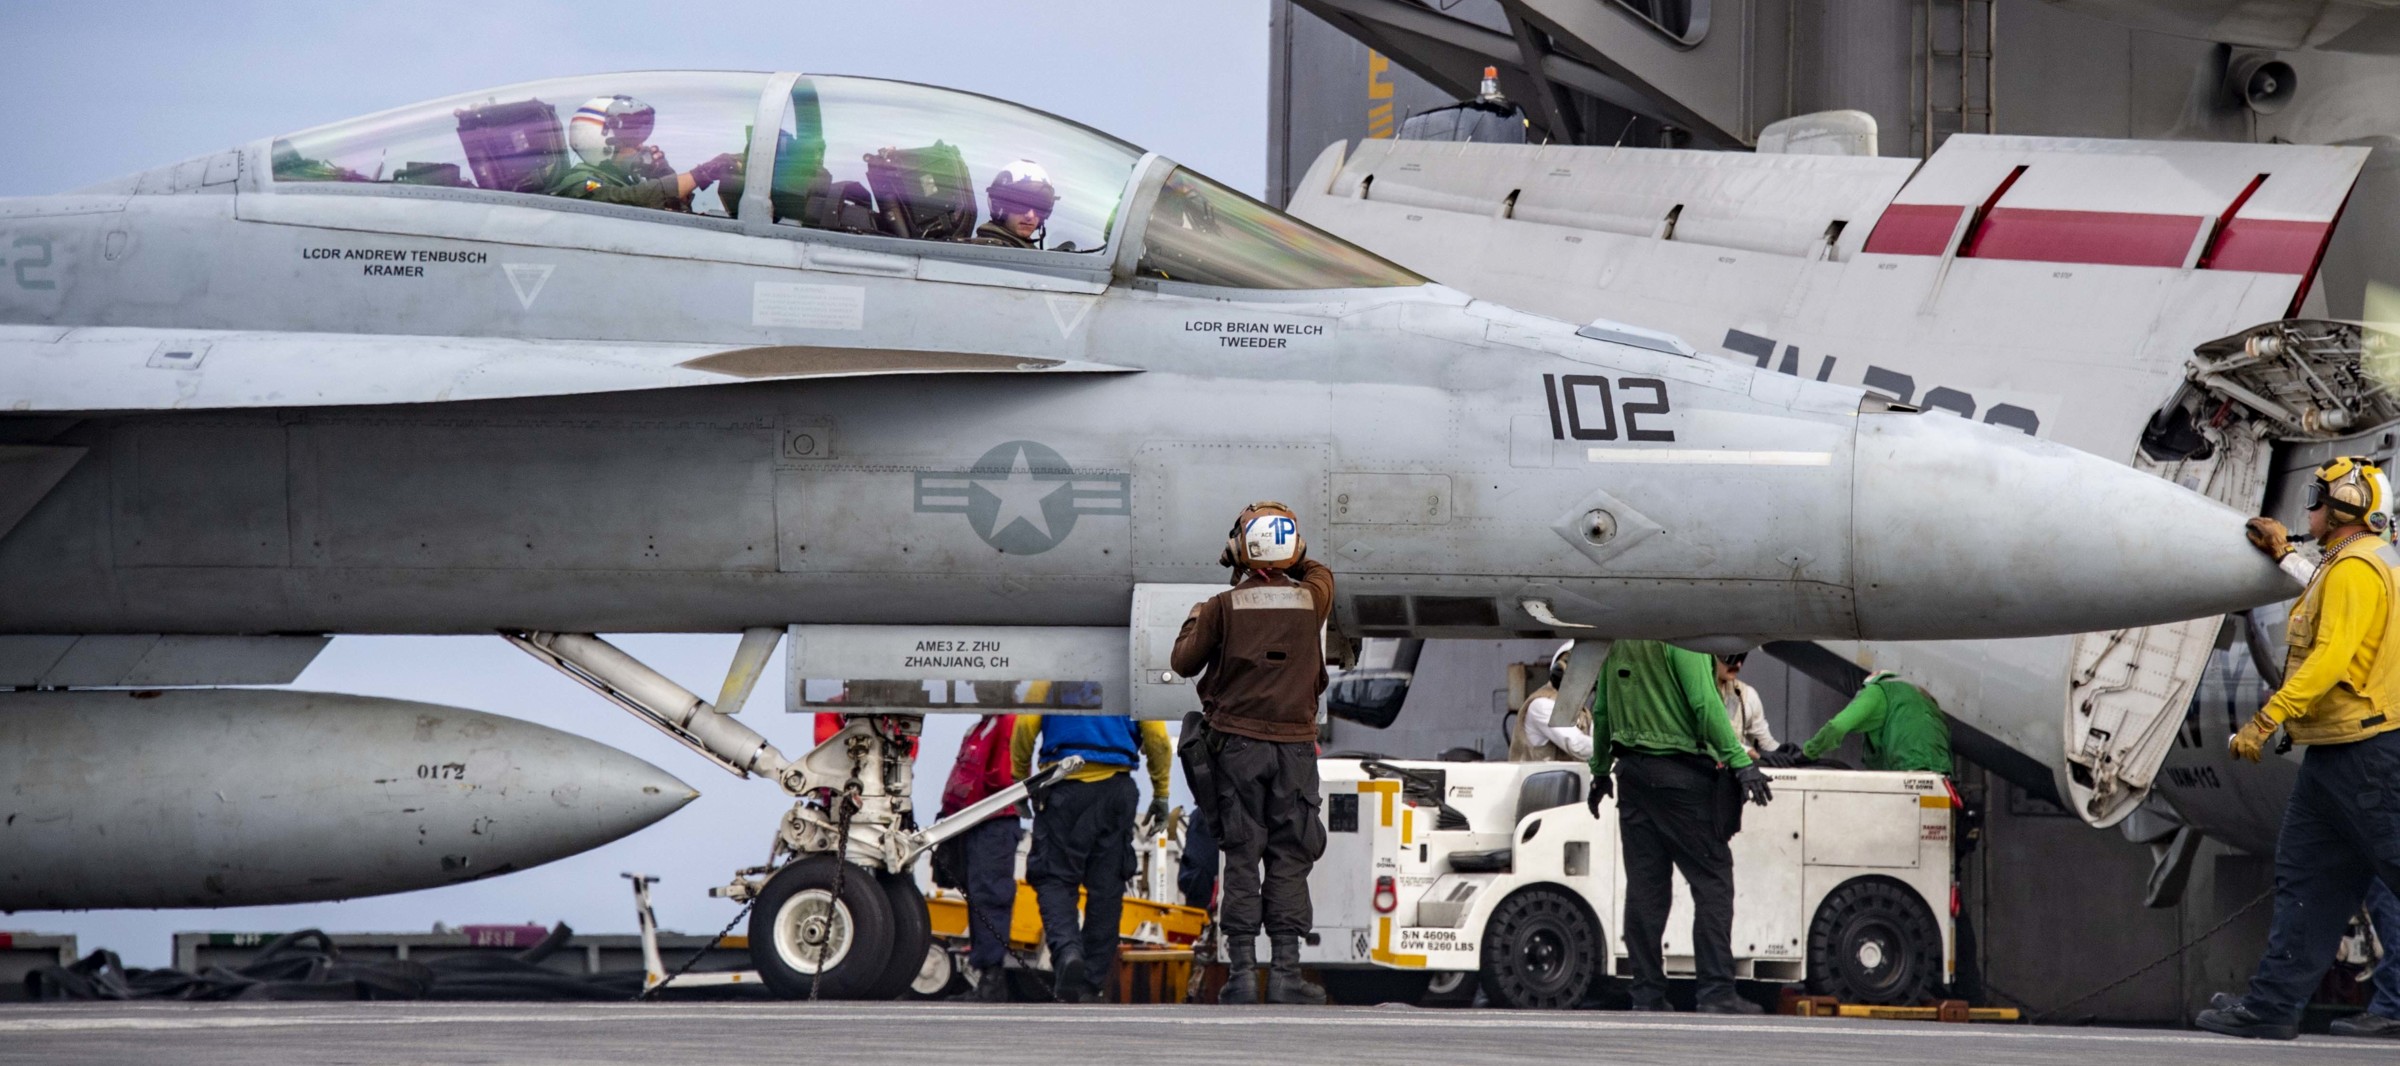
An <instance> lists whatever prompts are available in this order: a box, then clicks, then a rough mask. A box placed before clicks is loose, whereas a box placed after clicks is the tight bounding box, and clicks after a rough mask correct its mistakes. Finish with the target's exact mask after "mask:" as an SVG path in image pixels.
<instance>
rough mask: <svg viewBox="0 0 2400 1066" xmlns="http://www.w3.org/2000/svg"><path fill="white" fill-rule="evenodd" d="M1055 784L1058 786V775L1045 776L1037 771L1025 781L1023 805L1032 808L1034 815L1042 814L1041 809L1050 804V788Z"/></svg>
mask: <svg viewBox="0 0 2400 1066" xmlns="http://www.w3.org/2000/svg"><path fill="white" fill-rule="evenodd" d="M1056 784H1058V775H1056V774H1050V775H1047V776H1045V775H1043V774H1042V773H1040V772H1038V771H1037V772H1036V773H1035V774H1034V776H1033V777H1031V778H1029V779H1027V782H1026V785H1025V805H1026V806H1028V807H1031V808H1033V813H1035V814H1040V813H1042V807H1043V806H1044V805H1046V804H1048V803H1049V802H1050V788H1051V786H1053V785H1056Z"/></svg>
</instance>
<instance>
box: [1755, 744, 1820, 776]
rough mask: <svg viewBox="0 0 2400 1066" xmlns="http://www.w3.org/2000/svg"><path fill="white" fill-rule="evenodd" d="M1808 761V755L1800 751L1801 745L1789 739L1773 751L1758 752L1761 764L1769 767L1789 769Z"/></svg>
mask: <svg viewBox="0 0 2400 1066" xmlns="http://www.w3.org/2000/svg"><path fill="white" fill-rule="evenodd" d="M1807 762H1808V756H1806V755H1803V754H1801V753H1800V745H1798V744H1793V743H1791V742H1789V741H1786V742H1785V743H1783V744H1782V745H1780V746H1778V747H1776V748H1775V750H1773V751H1762V752H1759V753H1758V764H1759V765H1760V766H1764V767H1768V768H1769V769H1775V770H1789V769H1791V768H1792V767H1795V766H1800V765H1802V764H1805V763H1807Z"/></svg>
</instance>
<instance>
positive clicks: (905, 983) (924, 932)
mask: <svg viewBox="0 0 2400 1066" xmlns="http://www.w3.org/2000/svg"><path fill="white" fill-rule="evenodd" d="M875 880H876V881H877V882H879V883H881V884H882V885H883V900H884V902H885V903H886V904H889V905H890V907H891V911H892V952H891V956H890V957H889V958H887V959H885V960H884V964H883V978H882V980H880V981H877V982H876V983H875V986H874V987H873V988H869V989H868V990H867V994H866V995H865V996H863V997H861V998H864V999H899V998H900V997H901V996H903V995H906V994H907V993H908V988H909V986H910V985H912V984H915V983H916V980H917V974H918V973H920V972H922V971H923V970H924V969H925V961H926V960H925V953H926V951H927V950H929V949H931V948H932V947H933V915H932V913H931V912H929V911H927V910H926V909H925V892H924V890H923V889H920V888H918V887H917V879H916V877H915V876H913V875H912V874H909V873H906V872H903V873H896V874H877V875H876V876H875Z"/></svg>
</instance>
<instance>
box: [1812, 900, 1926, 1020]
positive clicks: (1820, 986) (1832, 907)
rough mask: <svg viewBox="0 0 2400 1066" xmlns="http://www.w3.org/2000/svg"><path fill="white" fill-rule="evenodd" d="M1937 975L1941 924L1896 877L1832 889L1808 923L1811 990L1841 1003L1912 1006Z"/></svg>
mask: <svg viewBox="0 0 2400 1066" xmlns="http://www.w3.org/2000/svg"><path fill="white" fill-rule="evenodd" d="M1941 980H1942V938H1941V925H1940V924H1939V923H1937V922H1935V921H1934V918H1933V912H1931V911H1929V910H1927V909H1925V901H1923V900H1921V899H1918V898H1917V894H1916V893H1915V892H1912V891H1910V890H1909V889H1908V887H1907V886H1905V885H1902V884H1900V883H1899V882H1897V881H1891V880H1887V879H1884V878H1880V877H1862V878H1859V879H1857V880H1855V881H1850V882H1848V883H1845V884H1844V885H1842V886H1841V887H1840V888H1837V889H1834V890H1833V894H1832V895H1830V896H1827V897H1825V902H1824V903H1823V904H1822V905H1820V906H1819V907H1818V908H1817V916H1816V918H1815V919H1814V920H1813V921H1811V922H1809V923H1808V990H1809V991H1810V992H1812V993H1814V994H1816V995H1820V996H1832V997H1834V998H1835V999H1838V1000H1841V1001H1842V1002H1844V1003H1870V1004H1877V1005H1881V1006H1903V1007H1905V1006H1915V1005H1918V1004H1921V1003H1924V1002H1926V1001H1928V1000H1931V999H1933V998H1934V991H1935V990H1936V989H1937V988H1939V987H1940V986H1941Z"/></svg>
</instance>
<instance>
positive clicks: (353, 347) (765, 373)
mask: <svg viewBox="0 0 2400 1066" xmlns="http://www.w3.org/2000/svg"><path fill="white" fill-rule="evenodd" d="M1046 372H1064V373H1078V372H1104V373H1105V372H1114V373H1123V372H1130V368H1126V367H1118V366H1109V365H1105V364H1100V363H1088V362H1079V361H1073V360H1062V359H1044V358H1028V357H1024V356H1013V355H994V354H990V353H985V352H948V351H912V350H901V349H884V348H839V347H817V346H807V345H765V346H759V345H749V346H741V345H737V346H726V345H721V344H720V345H707V344H614V343H608V342H604V341H560V340H514V339H505V338H489V337H417V336H393V335H386V334H346V333H256V332H224V331H208V330H160V329H132V328H92V329H72V330H70V329H57V328H51V327H44V326H0V411H7V412H10V413H25V412H39V411H110V410H149V409H164V408H173V409H179V410H194V409H204V408H235V407H330V406H347V405H356V404H394V403H440V402H444V401H450V400H494V399H510V398H521V397H532V396H565V395H574V394H579V393H593V392H624V391H630V390H635V389H665V388H680V387H685V386H692V385H721V384H726V383H729V382H739V381H756V380H763V379H786V380H788V379H800V378H828V377H857V376H864V375H874V374H954V373H1004V374H1018V373H1046Z"/></svg>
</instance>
